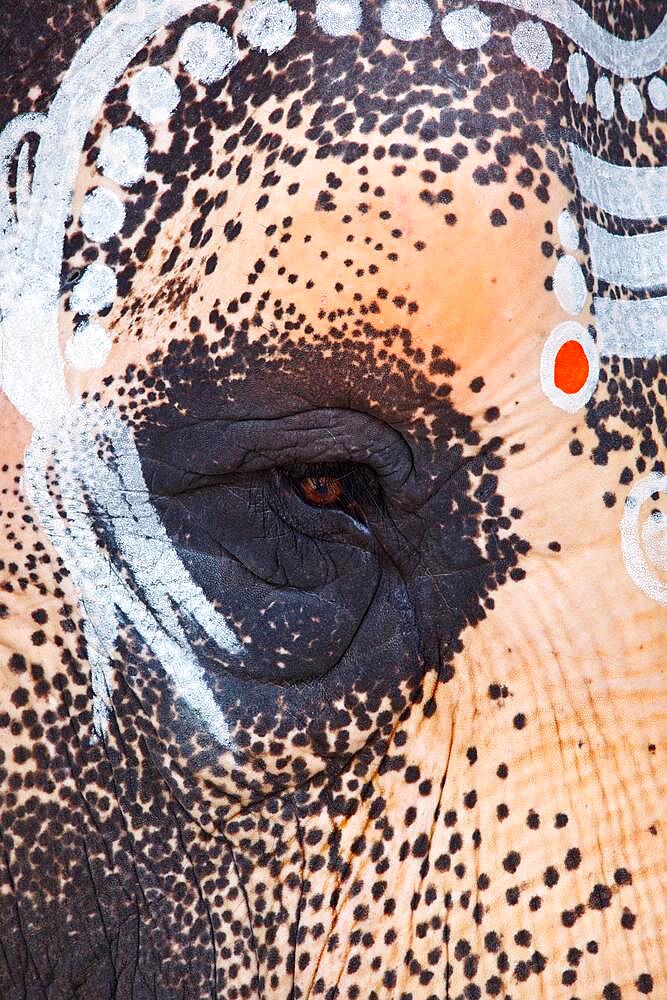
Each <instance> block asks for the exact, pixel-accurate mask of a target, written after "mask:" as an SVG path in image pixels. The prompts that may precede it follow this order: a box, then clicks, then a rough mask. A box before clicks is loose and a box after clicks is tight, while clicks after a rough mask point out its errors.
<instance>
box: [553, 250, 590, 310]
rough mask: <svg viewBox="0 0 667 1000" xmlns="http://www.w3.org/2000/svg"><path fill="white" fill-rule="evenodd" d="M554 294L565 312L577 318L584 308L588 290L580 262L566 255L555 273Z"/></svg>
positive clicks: (557, 265)
mask: <svg viewBox="0 0 667 1000" xmlns="http://www.w3.org/2000/svg"><path fill="white" fill-rule="evenodd" d="M554 292H555V293H556V298H557V299H558V301H559V303H560V305H561V307H562V308H563V309H564V310H565V312H569V313H571V314H572V315H573V316H575V315H576V314H577V313H580V312H581V310H582V309H583V308H584V302H585V301H586V295H587V294H588V289H587V288H586V279H585V278H584V273H583V271H582V270H581V265H580V264H579V261H578V260H576V259H575V258H574V257H571V256H570V255H569V254H564V255H563V256H562V257H561V258H560V260H559V261H558V263H557V264H556V270H555V271H554Z"/></svg>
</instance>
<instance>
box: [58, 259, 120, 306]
mask: <svg viewBox="0 0 667 1000" xmlns="http://www.w3.org/2000/svg"><path fill="white" fill-rule="evenodd" d="M115 295H116V275H115V273H114V272H113V270H112V269H111V268H110V267H109V266H108V265H107V264H100V263H99V262H98V261H94V262H93V263H92V264H89V265H88V267H87V268H86V269H85V271H84V272H83V274H82V275H81V277H80V278H79V280H78V282H77V283H76V285H75V286H74V288H73V290H72V294H71V296H70V300H69V307H70V310H71V311H72V312H77V313H85V314H89V313H95V312H99V311H100V309H106V307H107V306H110V305H111V303H112V302H113V300H114V298H115Z"/></svg>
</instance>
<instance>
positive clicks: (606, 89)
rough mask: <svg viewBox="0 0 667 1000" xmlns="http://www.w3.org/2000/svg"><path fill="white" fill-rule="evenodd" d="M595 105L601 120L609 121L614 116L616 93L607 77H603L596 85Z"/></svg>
mask: <svg viewBox="0 0 667 1000" xmlns="http://www.w3.org/2000/svg"><path fill="white" fill-rule="evenodd" d="M595 105H596V107H597V109H598V112H599V115H600V118H604V119H605V121H608V120H609V119H610V118H611V117H612V115H613V114H614V91H613V89H612V86H611V83H610V82H609V79H608V78H607V77H606V76H601V77H599V79H598V80H597V81H596V83H595Z"/></svg>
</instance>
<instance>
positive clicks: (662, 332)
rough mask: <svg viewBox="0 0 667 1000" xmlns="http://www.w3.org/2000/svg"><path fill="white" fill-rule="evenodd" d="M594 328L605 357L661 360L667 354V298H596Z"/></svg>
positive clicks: (602, 354) (601, 351) (594, 303)
mask: <svg viewBox="0 0 667 1000" xmlns="http://www.w3.org/2000/svg"><path fill="white" fill-rule="evenodd" d="M593 305H594V307H595V325H596V327H597V331H598V347H599V349H600V354H601V356H602V357H605V358H609V357H611V356H612V354H617V355H618V357H619V358H659V357H661V356H662V355H663V354H667V296H660V297H658V298H654V299H607V298H602V297H597V296H596V297H595V298H594V299H593Z"/></svg>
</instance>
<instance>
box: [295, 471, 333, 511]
mask: <svg viewBox="0 0 667 1000" xmlns="http://www.w3.org/2000/svg"><path fill="white" fill-rule="evenodd" d="M299 489H300V490H301V493H302V494H303V497H304V499H305V500H307V501H308V503H312V504H315V505H316V506H317V507H333V506H334V504H337V503H339V501H340V498H341V496H342V494H343V484H342V483H341V481H340V479H338V478H337V477H336V476H304V478H303V479H300V480H299Z"/></svg>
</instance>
